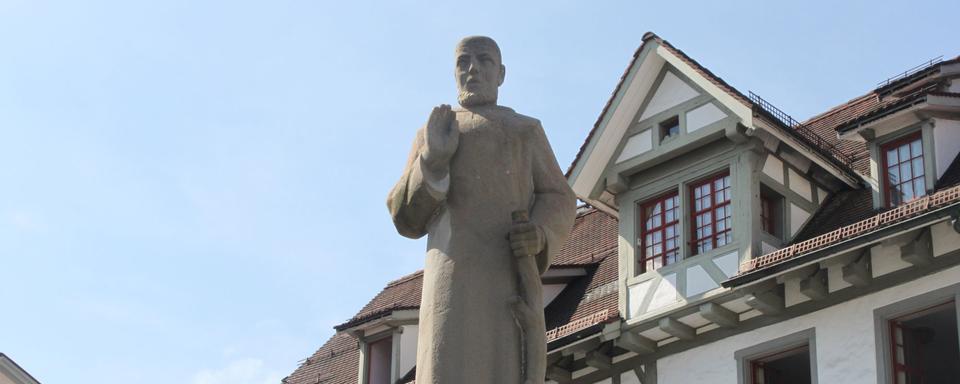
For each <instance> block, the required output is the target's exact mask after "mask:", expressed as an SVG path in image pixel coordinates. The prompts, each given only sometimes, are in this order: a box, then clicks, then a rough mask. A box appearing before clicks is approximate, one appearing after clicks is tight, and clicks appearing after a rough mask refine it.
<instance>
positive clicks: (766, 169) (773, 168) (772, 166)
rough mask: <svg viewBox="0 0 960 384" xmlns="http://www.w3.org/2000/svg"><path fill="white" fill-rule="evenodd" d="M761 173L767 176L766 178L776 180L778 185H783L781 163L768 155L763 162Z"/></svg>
mask: <svg viewBox="0 0 960 384" xmlns="http://www.w3.org/2000/svg"><path fill="white" fill-rule="evenodd" d="M763 173H765V174H767V176H770V178H772V179H774V180H776V181H777V182H778V183H780V184H783V162H782V161H780V159H778V158H776V157H774V156H773V155H769V154H768V155H767V159H766V160H764V162H763Z"/></svg>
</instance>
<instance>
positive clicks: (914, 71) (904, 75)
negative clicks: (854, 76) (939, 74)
mask: <svg viewBox="0 0 960 384" xmlns="http://www.w3.org/2000/svg"><path fill="white" fill-rule="evenodd" d="M941 61H943V55H940V56H937V57H934V58H932V59H930V60H927V61H926V62H924V63H923V64H920V65H918V66H916V67H913V68H910V69H908V70H906V71H903V73H898V74H896V75H894V76H891V77H890V78H888V79H886V80H884V81H881V82H879V83H877V89H879V88H883V87H886V86H888V85H890V84H893V83H896V82H897V81H900V80H903V79H906V78H908V77H910V76H913V75H915V74H917V73H920V72H923V71H924V70H926V69H927V68H930V67H933V66H935V65H937V64H940V62H941Z"/></svg>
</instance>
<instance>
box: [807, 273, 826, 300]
mask: <svg viewBox="0 0 960 384" xmlns="http://www.w3.org/2000/svg"><path fill="white" fill-rule="evenodd" d="M828 292H829V291H828V290H827V270H826V269H821V270H818V271H817V272H816V273H814V274H813V275H810V276H809V277H807V278H806V279H803V280H800V293H802V294H803V295H804V296H806V297H809V298H811V299H813V300H822V299H824V298H826V297H827V294H828Z"/></svg>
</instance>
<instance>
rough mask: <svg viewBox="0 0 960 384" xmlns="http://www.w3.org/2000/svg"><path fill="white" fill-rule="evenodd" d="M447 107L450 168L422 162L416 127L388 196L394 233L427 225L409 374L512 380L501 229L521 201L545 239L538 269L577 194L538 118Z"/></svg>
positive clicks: (513, 338)
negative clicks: (440, 170)
mask: <svg viewBox="0 0 960 384" xmlns="http://www.w3.org/2000/svg"><path fill="white" fill-rule="evenodd" d="M455 114H456V119H455V122H454V123H453V124H454V128H456V129H458V130H459V131H460V139H459V146H458V148H457V150H456V153H455V154H454V155H453V157H452V158H451V160H450V167H449V173H448V175H445V177H438V176H436V175H430V174H429V173H428V172H426V171H425V170H424V169H423V168H421V164H420V154H421V151H422V150H423V148H424V147H425V145H426V144H425V141H424V128H421V129H420V130H419V131H418V132H417V136H416V138H415V140H414V143H413V150H412V151H411V153H410V158H409V160H408V162H407V166H406V168H405V169H404V172H403V176H402V177H401V178H400V181H399V182H398V183H397V185H396V186H395V187H394V189H393V190H392V191H391V192H390V195H389V197H388V199H387V205H388V207H389V209H390V213H391V215H392V216H393V221H394V224H395V225H396V227H397V231H398V232H399V233H400V234H402V235H404V236H406V237H410V238H419V237H422V236H423V235H424V234H428V237H427V256H426V262H425V266H424V275H423V294H422V299H421V305H420V325H419V340H418V346H417V378H416V381H417V383H418V384H471V383H477V384H510V383H519V382H520V381H521V377H522V372H521V361H522V358H521V336H520V331H519V330H518V326H517V323H516V322H515V319H514V317H513V312H512V310H511V305H510V300H511V298H514V297H517V296H518V282H517V276H516V274H517V266H516V260H515V258H514V256H513V254H512V252H511V248H510V244H509V242H508V239H507V233H508V232H509V230H510V228H511V225H512V222H511V213H512V212H514V211H516V210H522V209H525V210H528V212H529V215H530V222H531V223H534V224H536V225H538V226H539V227H540V228H541V229H542V230H543V233H544V234H545V237H546V242H545V243H546V245H545V247H544V249H543V251H542V252H540V253H539V254H538V255H536V256H535V257H536V263H537V267H538V268H539V272H540V273H541V274H542V273H543V272H545V271H546V269H547V267H548V266H549V265H550V261H551V260H552V259H553V255H554V254H555V253H556V252H557V251H559V249H560V247H562V246H563V244H564V242H565V241H566V239H567V236H568V235H569V232H570V229H571V228H572V226H573V220H574V217H575V216H576V197H575V196H574V194H573V191H572V190H571V189H570V187H569V185H567V181H566V178H564V176H563V173H562V172H561V171H560V167H559V166H558V165H557V160H556V158H555V157H554V155H553V151H552V150H551V149H550V144H549V143H548V142H547V138H546V135H544V133H543V128H542V127H541V125H540V121H539V120H537V119H534V118H530V117H527V116H524V115H521V114H518V113H516V112H514V111H513V110H512V109H510V108H506V107H501V106H486V107H479V108H470V109H455ZM537 283H539V281H538V282H537ZM537 285H538V286H537V295H536V296H537V297H536V300H534V301H535V302H533V303H527V304H529V305H530V307H531V308H534V309H536V310H535V312H536V314H537V315H538V316H539V319H538V321H539V323H540V324H543V311H542V307H543V303H542V298H541V297H540V294H539V289H540V287H539V284H537ZM540 328H541V332H542V328H543V326H542V325H541V326H540ZM536 340H543V337H542V336H540V337H539V338H537V339H536ZM544 342H545V340H544ZM543 358H544V359H545V358H546V356H543ZM538 375H542V372H540V373H539V374H538ZM542 380H543V379H542V376H541V377H540V378H534V379H533V382H543V381H542Z"/></svg>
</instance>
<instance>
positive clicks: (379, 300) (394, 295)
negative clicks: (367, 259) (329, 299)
mask: <svg viewBox="0 0 960 384" xmlns="http://www.w3.org/2000/svg"><path fill="white" fill-rule="evenodd" d="M422 289H423V271H417V272H414V273H411V274H409V275H407V276H404V277H401V278H399V279H397V280H394V281H391V282H390V283H387V286H386V287H384V288H383V290H382V291H380V293H378V294H377V296H375V297H374V298H373V299H371V300H370V302H369V303H367V305H365V306H364V307H363V309H361V310H360V312H357V314H356V315H355V316H353V318H351V319H350V320H348V321H347V322H346V323H343V324H340V325H338V326H336V329H337V330H338V331H339V330H343V329H346V328H350V327H352V326H354V325H357V324H362V323H365V322H367V321H370V320H373V319H376V318H378V317H382V316H385V315H389V314H390V313H391V312H393V311H396V310H401V309H413V308H419V307H420V290H422Z"/></svg>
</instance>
